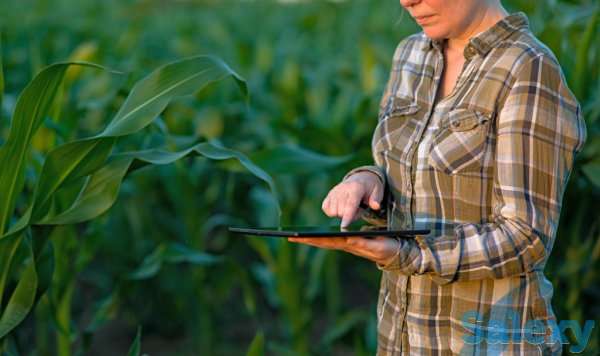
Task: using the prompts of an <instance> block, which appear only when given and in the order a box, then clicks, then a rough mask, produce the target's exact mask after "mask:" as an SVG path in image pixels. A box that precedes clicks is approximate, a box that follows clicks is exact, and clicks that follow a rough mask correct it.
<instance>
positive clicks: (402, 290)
mask: <svg viewBox="0 0 600 356" xmlns="http://www.w3.org/2000/svg"><path fill="white" fill-rule="evenodd" d="M464 56H465V60H466V62H465V65H464V67H463V69H462V72H461V74H460V76H459V78H458V81H457V83H456V86H455V88H454V90H453V92H452V93H451V94H450V95H449V96H447V97H445V98H443V99H441V100H440V101H439V102H438V103H437V104H435V106H434V98H435V96H436V90H437V88H438V85H439V83H440V78H441V75H442V69H443V65H444V60H443V55H442V43H441V42H439V41H433V40H431V39H429V38H428V37H426V36H425V35H424V34H423V33H418V34H415V35H412V36H409V37H408V38H406V39H404V40H403V41H401V42H400V44H399V45H398V47H397V48H396V51H395V54H394V59H393V66H392V70H391V74H390V78H389V81H388V83H387V86H386V89H385V91H384V94H383V98H382V100H381V103H380V114H379V120H378V124H377V127H376V128H375V132H374V136H373V141H372V150H373V157H374V160H375V163H376V165H374V166H363V167H359V168H356V169H354V170H352V171H351V172H349V173H348V175H350V174H352V173H354V172H357V171H361V170H371V171H373V172H375V173H377V174H378V175H379V176H380V178H381V179H382V180H383V181H384V182H386V191H387V192H386V195H385V198H384V199H385V201H386V204H383V205H385V209H384V211H383V212H384V213H385V215H383V216H381V217H382V218H385V222H386V223H387V224H388V225H389V226H390V227H392V228H399V229H410V228H414V229H431V234H429V235H427V236H417V237H416V238H414V239H411V238H406V239H400V241H401V244H400V248H399V250H398V253H397V256H396V257H395V259H394V260H393V261H392V262H391V263H389V264H388V265H385V266H382V265H379V264H378V265H377V267H378V268H379V269H380V270H382V271H383V272H382V278H381V285H380V291H379V299H378V303H377V316H378V348H377V355H380V356H383V355H399V354H411V355H414V354H426V355H447V354H466V355H472V354H474V355H480V354H493V355H496V354H511V355H512V354H519V355H538V354H540V355H541V354H542V352H543V353H544V354H560V352H561V343H560V341H558V340H557V334H556V332H557V329H556V318H555V315H554V313H553V311H552V306H551V297H552V284H551V283H550V282H549V281H548V280H547V279H546V277H545V276H544V273H543V270H544V265H545V263H546V260H547V259H548V256H549V255H550V252H551V250H552V245H553V243H554V238H555V234H556V228H557V224H558V221H559V215H560V208H561V201H562V196H563V192H564V189H565V186H566V183H567V180H568V178H569V175H570V172H571V168H572V165H573V160H574V157H575V155H576V154H577V153H578V152H579V151H581V149H582V146H583V144H584V142H585V140H586V136H587V133H586V128H585V123H584V121H583V118H582V116H581V109H580V106H579V104H578V102H577V100H576V98H575V97H574V96H573V94H572V93H571V91H570V90H569V89H568V87H567V85H566V83H565V78H564V76H563V74H562V71H561V68H560V66H559V64H558V62H557V60H556V58H555V56H554V55H553V53H552V52H551V51H550V50H549V49H548V48H547V47H546V46H545V45H543V44H542V43H541V42H539V40H537V39H536V38H535V37H534V35H533V34H532V33H531V31H530V30H529V26H528V20H527V17H526V16H525V14H523V13H520V12H519V13H515V14H511V15H509V16H507V17H505V18H504V19H503V20H501V21H500V22H498V23H496V24H495V25H494V26H493V27H491V28H490V29H488V30H487V31H484V32H482V33H480V34H479V35H477V36H475V37H473V38H471V40H470V42H469V44H468V45H467V46H466V48H465V49H464ZM348 175H347V176H348ZM371 213H373V212H371ZM553 332H554V334H553Z"/></svg>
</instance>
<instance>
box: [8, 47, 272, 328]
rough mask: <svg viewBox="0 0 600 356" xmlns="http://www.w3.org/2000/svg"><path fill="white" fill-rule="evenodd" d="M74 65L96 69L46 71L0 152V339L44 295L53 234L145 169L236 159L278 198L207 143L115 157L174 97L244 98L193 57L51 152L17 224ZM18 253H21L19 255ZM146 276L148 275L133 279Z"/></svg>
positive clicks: (216, 64) (89, 214)
mask: <svg viewBox="0 0 600 356" xmlns="http://www.w3.org/2000/svg"><path fill="white" fill-rule="evenodd" d="M74 65H80V66H90V67H95V68H101V67H100V66H98V65H95V64H91V63H58V64H54V65H51V66H48V67H46V68H44V69H43V70H42V71H41V72H40V73H39V74H38V75H37V76H36V77H35V78H34V79H33V80H32V81H31V83H29V84H28V85H27V87H26V88H25V89H24V90H23V93H21V95H20V96H19V99H18V101H17V104H16V107H15V111H14V114H13V118H12V120H11V129H10V132H9V136H8V139H7V140H6V142H5V143H4V145H3V146H2V147H1V148H0V167H1V169H0V196H1V197H2V199H0V232H1V237H0V256H1V258H0V261H1V265H0V273H1V274H0V298H2V297H3V296H4V295H5V294H6V293H7V292H9V300H8V301H7V303H6V306H5V307H4V308H3V311H2V315H1V317H0V338H4V339H6V336H7V335H9V334H10V332H11V331H13V330H14V329H15V328H16V327H17V326H18V325H19V324H20V323H21V322H22V321H23V319H24V318H25V317H26V316H27V315H28V314H29V312H30V311H31V309H32V307H33V305H34V303H35V300H36V296H39V295H41V294H43V293H44V292H45V291H46V288H48V284H49V279H50V278H51V277H52V264H53V263H52V261H51V259H52V256H49V255H48V253H47V252H44V251H47V246H45V245H46V244H47V243H48V239H49V236H50V235H51V234H52V231H53V230H54V229H57V228H58V227H60V226H64V225H72V224H77V223H81V222H85V221H89V220H91V219H94V218H96V217H98V216H99V215H101V214H102V213H104V212H105V211H107V210H108V209H109V208H110V207H111V206H112V205H113V204H114V202H115V200H116V198H117V194H118V191H119V187H120V185H121V182H122V180H123V179H124V178H125V176H126V175H127V174H130V173H131V172H133V171H135V170H137V169H139V168H141V167H143V166H146V165H150V164H155V165H156V164H169V163H171V162H173V161H175V160H178V159H181V158H183V157H186V156H189V155H201V156H204V157H207V158H210V159H215V160H225V159H231V158H235V159H237V160H238V161H239V162H240V163H241V165H242V166H244V167H245V168H246V169H248V170H249V171H250V172H251V173H252V174H254V175H255V176H257V177H258V178H259V179H261V180H263V181H264V182H265V183H266V184H267V185H268V187H269V189H270V190H271V192H272V193H273V194H274V195H276V191H275V187H274V184H273V181H272V179H271V178H270V176H269V175H267V174H266V173H265V172H264V171H263V170H262V169H260V168H258V167H257V166H256V165H254V164H253V163H252V162H251V161H250V160H249V159H248V158H246V157H245V156H244V155H242V154H240V153H238V152H235V151H232V150H228V149H226V148H223V147H220V146H218V145H215V144H212V143H198V144H195V145H192V146H190V147H187V148H185V149H182V150H179V151H166V150H163V149H160V148H156V149H146V150H142V151H127V152H118V153H115V152H113V149H114V147H115V144H116V141H117V139H118V138H120V137H124V136H127V135H132V134H134V133H136V132H138V131H140V130H142V129H143V128H144V127H146V126H147V125H148V124H150V123H151V122H152V120H154V119H155V118H156V117H157V116H158V115H159V114H160V113H161V112H162V111H163V110H164V109H165V107H166V106H167V105H168V103H169V102H170V101H171V100H172V99H174V98H177V97H180V96H185V95H190V94H193V93H194V92H196V91H198V90H199V89H201V88H203V87H204V86H206V85H207V84H209V83H211V82H214V81H217V80H221V79H223V78H225V77H232V78H234V79H235V81H236V82H237V83H238V85H239V86H240V88H241V90H242V92H243V93H244V94H245V93H246V86H245V82H244V80H243V79H242V78H241V77H240V76H239V75H237V74H236V73H235V72H234V71H232V70H231V69H230V68H229V67H228V66H227V65H226V64H225V63H224V62H222V61H221V60H220V59H218V58H215V57H210V56H198V57H194V58H189V59H185V60H181V61H178V62H174V63H171V64H168V65H165V66H162V67H160V68H159V69H157V70H155V71H154V72H153V73H151V74H150V75H149V76H147V77H146V78H144V79H142V80H141V81H139V82H138V83H136V85H135V86H134V87H133V89H132V90H131V93H130V94H129V96H128V97H127V99H126V100H125V102H124V104H123V105H122V106H121V108H120V110H119V111H118V112H117V114H116V115H115V117H114V118H113V119H112V120H111V121H110V123H109V124H108V125H107V126H106V128H105V129H104V130H103V131H102V132H101V133H99V134H98V135H95V136H92V137H88V138H84V139H79V140H75V141H72V142H68V143H65V144H62V145H60V146H58V147H56V148H54V149H52V150H51V151H50V152H49V153H48V155H47V157H46V159H45V160H44V164H43V167H42V169H41V171H40V174H39V177H38V179H37V183H36V185H35V189H34V190H33V192H31V193H30V194H29V201H30V204H29V206H28V208H27V209H26V211H25V212H24V213H23V214H22V216H20V217H18V218H17V217H15V216H14V207H15V204H16V200H17V198H18V197H19V195H20V194H22V193H24V192H23V180H24V172H25V167H26V165H27V158H28V154H29V146H30V143H31V141H32V139H33V136H34V135H35V133H36V131H37V130H38V128H39V127H40V125H41V123H42V120H43V119H44V118H45V117H46V115H48V114H49V111H50V110H51V109H52V107H53V102H54V100H55V98H56V97H57V95H58V93H59V90H60V88H61V83H62V81H63V80H64V76H65V73H66V71H67V69H68V67H69V66H74ZM77 183H79V186H80V189H79V192H78V194H77V196H76V197H75V199H73V200H71V201H70V202H69V203H68V204H67V205H63V204H61V203H60V200H61V193H62V191H61V189H63V188H64V187H67V186H69V185H72V184H77ZM11 221H12V222H13V223H12V224H10V226H8V225H9V223H10V222H11ZM7 226H8V228H7ZM169 248H171V250H172V249H173V248H175V250H174V251H171V250H169ZM19 250H23V251H24V254H22V255H19V254H17V252H18V251H19ZM180 250H181V249H180ZM160 251H161V253H159V254H156V256H157V257H156V258H162V257H164V255H165V254H169V253H170V255H171V256H172V258H178V257H177V256H179V258H181V256H184V255H186V254H182V253H181V251H178V250H177V249H176V247H173V246H168V247H167V249H166V250H164V249H162V250H160ZM187 255H189V254H187ZM200 258H206V257H205V256H200ZM48 269H49V270H48ZM19 272H20V273H19ZM143 273H147V272H138V274H143ZM10 280H15V282H16V284H15V287H14V288H13V290H7V288H6V286H7V282H8V281H10ZM0 301H1V299H0Z"/></svg>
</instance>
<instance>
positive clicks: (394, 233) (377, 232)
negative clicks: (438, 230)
mask: <svg viewBox="0 0 600 356" xmlns="http://www.w3.org/2000/svg"><path fill="white" fill-rule="evenodd" d="M302 228H305V229H308V228H313V229H314V228H319V226H305V227H302V226H295V227H292V226H282V227H278V228H275V227H234V226H230V227H229V231H230V232H233V233H238V234H244V235H253V236H267V237H286V238H287V237H349V236H364V237H373V236H388V237H414V236H415V235H428V234H429V233H430V232H431V231H430V230H428V229H420V230H387V228H386V227H385V226H382V227H381V229H377V228H375V229H367V230H349V231H314V230H310V231H301V229H302Z"/></svg>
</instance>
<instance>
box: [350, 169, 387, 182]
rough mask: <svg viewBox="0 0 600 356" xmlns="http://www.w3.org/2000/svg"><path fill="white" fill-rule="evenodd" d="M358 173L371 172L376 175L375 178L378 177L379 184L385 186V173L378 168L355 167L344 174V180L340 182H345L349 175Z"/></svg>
mask: <svg viewBox="0 0 600 356" xmlns="http://www.w3.org/2000/svg"><path fill="white" fill-rule="evenodd" d="M358 172H371V173H374V174H376V175H377V177H379V179H380V180H381V183H383V185H384V186H385V183H386V179H385V172H384V171H383V168H381V167H378V166H360V167H356V168H354V169H353V170H351V171H350V172H348V173H346V175H345V176H344V179H342V180H346V178H348V177H350V176H351V175H353V174H354V173H358Z"/></svg>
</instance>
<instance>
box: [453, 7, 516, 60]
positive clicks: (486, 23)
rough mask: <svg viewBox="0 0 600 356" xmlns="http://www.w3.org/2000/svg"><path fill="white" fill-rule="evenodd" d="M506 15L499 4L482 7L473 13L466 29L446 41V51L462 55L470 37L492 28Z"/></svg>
mask: <svg viewBox="0 0 600 356" xmlns="http://www.w3.org/2000/svg"><path fill="white" fill-rule="evenodd" d="M507 15H508V12H507V11H506V10H505V9H504V8H503V7H502V5H501V4H500V3H498V4H495V5H493V6H490V5H487V4H486V5H484V7H482V8H481V9H478V11H474V12H473V16H472V20H471V21H468V23H470V25H469V26H468V27H467V28H465V29H464V30H463V31H461V33H459V34H458V35H456V36H452V37H449V38H448V39H447V41H446V49H447V50H448V51H451V52H457V53H462V52H463V50H464V48H465V47H466V46H467V44H468V43H469V40H470V39H471V38H472V37H474V36H476V35H478V34H479V33H481V32H484V31H485V30H487V29H489V28H490V27H492V26H494V25H495V24H496V23H497V22H498V21H500V20H502V19H503V18H504V17H505V16H507Z"/></svg>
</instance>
